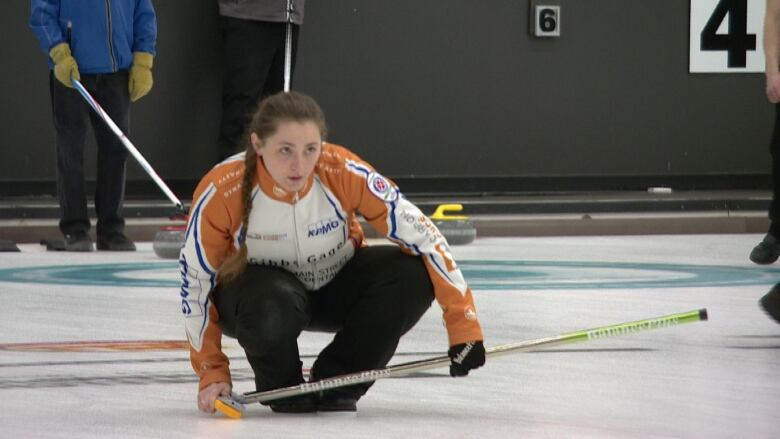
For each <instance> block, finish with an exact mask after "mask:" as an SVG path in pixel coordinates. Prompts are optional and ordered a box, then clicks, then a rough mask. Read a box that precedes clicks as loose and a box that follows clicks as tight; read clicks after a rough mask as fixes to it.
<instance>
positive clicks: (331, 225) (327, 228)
mask: <svg viewBox="0 0 780 439" xmlns="http://www.w3.org/2000/svg"><path fill="white" fill-rule="evenodd" d="M340 226H341V221H339V219H338V218H331V219H327V220H324V221H317V222H316V223H312V224H309V226H308V230H309V234H308V235H307V237H308V238H313V237H315V236H320V235H327V234H328V233H331V232H334V231H336V230H339V229H340Z"/></svg>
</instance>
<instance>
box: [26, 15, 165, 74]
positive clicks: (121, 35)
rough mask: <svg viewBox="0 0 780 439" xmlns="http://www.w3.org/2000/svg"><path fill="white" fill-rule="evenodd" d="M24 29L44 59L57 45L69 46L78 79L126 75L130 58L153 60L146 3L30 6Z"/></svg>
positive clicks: (152, 21) (153, 32)
mask: <svg viewBox="0 0 780 439" xmlns="http://www.w3.org/2000/svg"><path fill="white" fill-rule="evenodd" d="M30 27H31V28H32V30H33V32H35V36H36V37H38V41H39V42H40V45H41V49H43V51H44V52H46V54H47V55H48V54H49V51H50V50H51V48H52V47H54V46H56V45H57V44H60V43H63V42H67V43H70V50H71V53H72V54H73V58H75V59H76V63H77V64H78V66H79V72H81V73H86V74H96V73H112V72H116V71H119V70H126V69H128V68H130V66H131V65H132V64H133V52H148V53H151V54H152V55H154V54H155V44H156V42H157V18H156V16H155V13H154V7H153V6H152V1H151V0H32V7H31V14H30ZM51 66H52V62H51V59H50V60H49V67H51Z"/></svg>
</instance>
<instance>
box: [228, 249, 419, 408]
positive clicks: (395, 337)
mask: <svg viewBox="0 0 780 439" xmlns="http://www.w3.org/2000/svg"><path fill="white" fill-rule="evenodd" d="M433 297H434V296H433V286H432V284H431V281H430V278H429V277H428V273H427V271H426V269H425V265H424V264H423V262H422V260H421V259H420V257H417V256H410V255H406V254H404V253H403V252H402V251H401V250H400V249H399V248H398V247H395V246H374V247H366V248H363V249H359V250H358V251H357V252H356V254H355V256H354V257H353V258H352V259H351V260H350V261H349V262H348V263H347V264H346V265H345V266H344V268H343V269H342V270H341V271H340V272H339V274H338V275H336V277H335V278H334V279H333V280H332V281H331V282H330V283H329V284H328V285H326V286H324V287H323V288H321V289H319V290H317V291H306V289H305V288H304V286H303V284H302V283H301V282H300V281H299V280H298V279H297V278H295V276H293V275H292V274H291V273H289V272H288V271H286V270H284V269H281V268H275V267H266V266H257V265H249V266H247V269H246V271H245V272H244V273H243V274H242V275H241V276H240V277H239V278H238V279H236V280H235V281H233V282H230V283H228V284H225V285H223V286H221V287H219V289H218V290H217V291H216V292H215V294H214V300H215V303H216V306H217V310H218V311H219V315H220V325H221V327H222V331H223V333H224V334H226V335H228V336H230V337H234V338H237V339H238V342H239V344H240V345H241V346H242V347H243V348H244V350H245V351H246V355H247V360H248V361H249V364H250V365H251V366H252V370H253V371H254V373H255V384H256V386H257V390H269V389H274V388H278V387H283V386H291V385H296V384H300V383H301V382H303V377H302V373H301V361H300V356H299V354H298V342H297V338H298V336H299V335H300V333H301V331H303V330H309V331H324V332H335V333H336V335H335V337H334V338H333V341H332V342H331V343H330V344H329V345H328V346H326V347H325V349H323V350H322V352H320V354H319V356H318V357H317V360H316V361H315V363H314V366H313V368H312V373H311V375H312V381H315V380H318V379H322V378H327V377H330V376H335V375H341V374H345V373H351V372H358V371H361V370H367V369H376V368H382V367H385V366H386V365H387V363H388V362H389V361H390V359H391V358H392V356H393V354H394V353H395V349H396V347H397V346H398V341H399V339H400V338H401V336H402V335H403V334H405V333H406V332H407V331H408V330H409V329H411V328H412V327H413V326H414V325H415V324H416V323H417V321H419V320H420V317H422V315H423V314H424V313H425V311H426V310H427V309H428V308H429V307H430V305H431V302H432V301H433ZM370 385H371V383H367V384H360V385H356V386H350V387H349V388H348V389H342V390H340V392H347V393H350V394H351V396H355V397H360V396H361V395H363V394H364V393H365V392H366V390H368V388H369V387H370Z"/></svg>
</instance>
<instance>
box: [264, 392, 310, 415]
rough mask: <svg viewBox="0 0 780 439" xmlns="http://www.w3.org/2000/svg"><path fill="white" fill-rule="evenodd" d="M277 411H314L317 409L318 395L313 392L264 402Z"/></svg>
mask: <svg viewBox="0 0 780 439" xmlns="http://www.w3.org/2000/svg"><path fill="white" fill-rule="evenodd" d="M263 404H264V405H267V406H269V407H271V410H273V411H275V412H276V413H312V412H316V411H317V397H316V396H314V395H312V394H311V393H307V394H304V395H298V396H291V397H289V398H282V399H277V400H274V401H268V402H264V403H263Z"/></svg>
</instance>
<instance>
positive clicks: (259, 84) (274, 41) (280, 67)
mask: <svg viewBox="0 0 780 439" xmlns="http://www.w3.org/2000/svg"><path fill="white" fill-rule="evenodd" d="M299 32H300V26H298V25H297V24H294V25H292V47H290V57H291V59H290V75H292V72H293V71H294V70H295V58H296V56H295V55H296V52H297V48H298V33H299ZM222 36H223V39H224V59H225V72H224V77H223V83H222V116H221V119H220V123H219V146H218V147H219V160H223V159H225V158H227V157H229V156H231V155H233V154H235V153H237V152H239V151H243V150H244V148H245V144H244V143H242V142H243V140H244V131H245V129H246V126H247V124H248V123H249V120H250V119H251V117H252V114H254V112H255V110H256V109H257V104H258V102H259V101H260V100H261V99H262V98H263V97H265V96H270V95H272V94H275V93H278V92H280V91H282V90H284V57H285V53H286V50H285V44H286V37H287V23H275V22H266V21H257V20H246V19H243V18H233V17H222ZM290 81H292V78H290Z"/></svg>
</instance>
